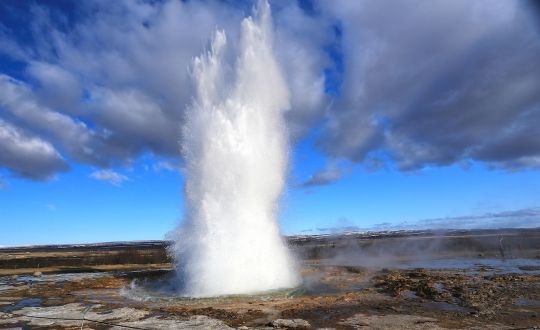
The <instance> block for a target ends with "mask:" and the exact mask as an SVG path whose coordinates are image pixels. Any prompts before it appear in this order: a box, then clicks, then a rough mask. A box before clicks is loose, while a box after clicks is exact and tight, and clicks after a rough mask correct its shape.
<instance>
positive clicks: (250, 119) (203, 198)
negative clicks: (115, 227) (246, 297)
mask: <svg viewBox="0 0 540 330" xmlns="http://www.w3.org/2000/svg"><path fill="white" fill-rule="evenodd" d="M227 46H228V45H227V40H226V36H225V33H224V32H222V31H217V32H216V34H215V37H214V39H213V41H212V44H211V48H210V50H209V51H208V52H207V53H205V54H203V55H201V56H200V57H197V58H195V59H194V61H193V68H192V73H193V78H194V81H195V83H196V94H195V97H194V100H193V103H192V105H191V106H190V108H189V109H188V110H187V113H186V116H187V117H186V124H185V126H184V127H183V131H182V133H183V146H182V147H183V154H184V156H185V160H186V173H187V174H186V186H185V200H186V214H185V219H184V223H183V224H182V225H181V227H180V233H179V234H178V239H177V241H176V244H175V246H174V249H175V256H176V262H177V270H178V274H179V276H180V280H181V282H182V288H183V289H182V290H183V291H182V294H184V295H188V296H192V297H207V296H217V295H229V294H250V293H255V292H260V291H267V290H274V289H281V288H289V287H293V286H296V285H297V284H298V283H299V276H298V273H297V271H296V267H295V265H294V262H293V260H292V258H291V256H290V254H289V251H288V249H287V247H286V245H285V244H284V242H283V240H282V238H281V235H280V233H279V228H278V224H277V220H276V219H277V212H278V202H279V199H280V195H281V193H282V190H283V186H284V181H285V177H286V171H287V163H288V136H287V131H286V128H285V123H284V117H283V115H284V112H285V111H286V110H287V109H288V108H289V92H288V87H287V84H286V82H285V79H284V78H283V75H282V73H281V70H280V68H279V65H278V63H277V61H276V59H275V56H274V53H273V49H272V22H271V14H270V7H269V5H268V3H266V2H262V1H261V2H260V3H259V6H258V8H257V9H256V10H255V15H254V17H253V18H252V17H248V18H246V19H244V20H243V21H242V25H241V33H240V40H239V43H238V45H237V47H236V48H235V49H234V50H233V54H234V56H233V59H232V60H230V57H227V56H226V53H227V50H230V49H229V48H227ZM228 58H229V61H228V60H227V59H228Z"/></svg>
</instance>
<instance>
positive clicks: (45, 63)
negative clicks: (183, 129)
mask: <svg viewBox="0 0 540 330" xmlns="http://www.w3.org/2000/svg"><path fill="white" fill-rule="evenodd" d="M2 6H4V7H6V8H5V9H6V11H5V12H6V13H8V12H10V13H12V14H13V16H12V17H11V18H14V17H15V18H16V17H25V19H24V22H19V24H13V25H11V26H10V25H9V22H11V21H12V20H5V24H6V25H4V23H0V33H1V34H0V35H1V38H0V39H1V40H2V45H3V46H5V47H2V48H1V49H0V56H7V57H8V58H10V60H11V61H17V62H19V63H23V64H24V65H23V70H22V71H23V72H22V73H20V75H16V76H13V75H10V74H9V73H7V72H4V73H3V74H2V76H1V77H0V84H1V86H0V100H1V101H0V108H1V109H2V110H3V111H2V113H0V118H3V119H4V120H5V121H7V122H11V123H14V124H16V125H21V126H24V128H25V129H27V130H28V131H30V132H32V133H33V134H35V135H37V136H39V137H40V138H41V139H43V140H45V141H47V142H48V143H50V144H51V145H54V146H55V147H56V149H57V150H58V151H59V152H60V153H62V154H65V155H66V156H69V157H70V158H72V159H74V160H75V161H78V162H83V163H87V164H91V165H95V166H101V167H110V166H113V165H115V166H116V165H119V164H122V163H128V162H130V161H132V160H134V159H135V158H137V157H138V156H139V155H141V154H142V153H144V152H148V151H149V152H152V153H154V154H156V155H158V156H166V157H176V158H178V157H180V156H181V155H179V141H178V140H179V127H180V126H181V123H182V121H183V120H184V108H185V107H186V105H187V104H189V103H190V102H191V97H192V94H193V93H192V91H193V89H192V85H191V77H190V72H189V70H190V69H189V68H190V65H191V61H192V59H193V58H194V57H195V56H197V55H199V54H200V53H201V52H202V51H204V49H205V47H206V46H207V45H208V42H209V40H210V37H211V35H212V33H213V31H214V30H215V29H216V28H219V29H223V30H225V31H226V33H227V34H228V35H229V36H230V39H231V40H235V39H236V36H237V34H238V28H239V23H240V21H241V19H242V18H243V17H244V16H245V15H246V13H249V11H250V10H251V4H242V3H238V4H234V5H233V4H230V3H221V2H203V1H201V2H197V1H189V2H182V1H172V0H171V1H163V2H145V1H140V2H132V1H115V2H114V3H110V2H107V1H93V2H91V3H83V2H81V3H77V4H73V5H70V7H73V8H68V9H66V8H64V7H62V5H60V6H56V5H55V4H50V5H48V6H40V5H35V4H34V5H29V4H22V5H19V6H16V5H11V6H9V5H6V4H3V5H2ZM275 7H276V14H275V15H276V21H279V22H280V23H279V26H276V49H278V52H279V55H280V59H281V62H282V64H283V67H284V72H286V75H287V76H288V78H289V85H290V88H291V90H292V91H293V93H292V97H291V105H292V107H293V110H294V111H290V112H289V114H288V116H289V117H290V120H291V122H292V123H293V124H291V134H292V135H293V136H299V135H300V134H301V133H302V132H304V131H305V127H306V125H303V124H302V123H303V122H304V121H313V120H314V118H316V117H317V116H318V115H320V109H321V104H323V103H324V102H325V96H324V90H323V86H322V84H323V80H324V74H323V70H322V68H323V66H324V65H325V56H324V53H323V52H322V51H321V43H324V42H325V41H324V40H325V37H324V31H325V26H324V25H321V24H318V22H317V20H316V19H315V18H313V17H310V16H309V15H307V14H306V13H304V12H303V11H302V10H300V8H299V7H298V5H297V4H295V3H289V2H282V3H276V6H275ZM278 16H279V19H277V17H278ZM23 23H24V24H23ZM309 35H311V36H320V37H316V38H308V37H307V36H309ZM21 36H23V37H21ZM295 122H298V124H297V125H295V124H294V123H295ZM19 172H21V173H26V172H22V171H19ZM34 178H35V176H34Z"/></svg>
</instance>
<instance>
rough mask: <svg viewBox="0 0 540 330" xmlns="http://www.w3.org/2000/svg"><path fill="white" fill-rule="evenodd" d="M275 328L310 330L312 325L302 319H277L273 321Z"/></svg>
mask: <svg viewBox="0 0 540 330" xmlns="http://www.w3.org/2000/svg"><path fill="white" fill-rule="evenodd" d="M272 326H273V327H274V328H286V329H309V328H311V325H310V324H309V322H308V321H306V320H302V319H277V320H274V321H272Z"/></svg>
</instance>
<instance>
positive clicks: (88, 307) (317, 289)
mask: <svg viewBox="0 0 540 330" xmlns="http://www.w3.org/2000/svg"><path fill="white" fill-rule="evenodd" d="M170 244H171V243H170V242H165V241H152V242H136V243H129V242H127V243H107V244H95V245H76V246H36V247H21V248H4V249H0V312H1V313H0V328H40V329H41V328H45V329H47V328H50V329H59V328H61V329H80V328H81V327H82V328H85V329H110V328H113V329H123V328H124V329H125V328H136V329H165V328H166V329H231V328H233V329H234V328H237V329H276V328H277V329H292V328H299V329H300V328H306V329H318V328H333V329H393V328H395V326H396V324H399V325H400V326H399V327H400V328H406V329H445V328H448V329H452V328H454V329H455V328H470V329H473V328H476V329H480V328H491V329H516V328H534V327H535V326H538V324H540V320H539V317H540V229H509V230H474V231H445V232H431V231H400V232H371V233H341V234H335V235H319V236H316V235H315V236H293V237H288V238H287V244H288V245H289V248H290V249H291V250H292V251H293V253H294V254H295V255H296V258H297V259H298V260H300V261H299V263H300V265H299V268H300V273H301V276H302V283H301V284H300V285H298V286H297V287H295V288H291V289H285V290H274V291H268V292H263V293H258V294H254V295H230V296H219V297H213V298H198V299H195V298H187V297H178V295H177V293H176V291H175V287H174V285H175V278H176V275H175V270H174V266H173V264H172V263H171V260H170V259H169V257H168V255H167V253H166V248H167V247H168V246H169V245H170ZM260 267H262V268H264V267H265V263H264V261H261V263H260Z"/></svg>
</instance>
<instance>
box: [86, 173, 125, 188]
mask: <svg viewBox="0 0 540 330" xmlns="http://www.w3.org/2000/svg"><path fill="white" fill-rule="evenodd" d="M90 177H91V178H92V179H96V180H99V181H104V182H108V183H110V184H112V185H113V186H117V187H119V186H121V185H122V183H124V182H125V181H128V180H129V178H128V177H127V176H125V175H122V174H119V173H117V172H115V171H113V170H110V169H105V170H99V171H95V172H93V173H92V174H90Z"/></svg>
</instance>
